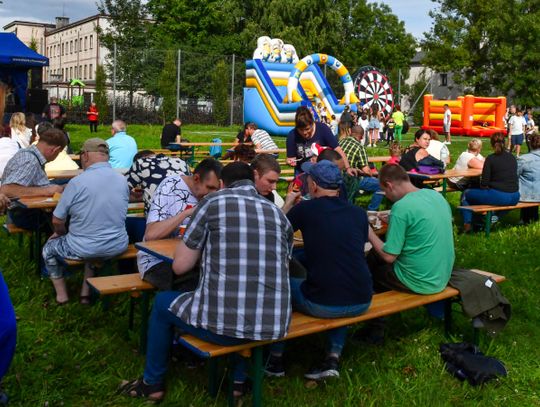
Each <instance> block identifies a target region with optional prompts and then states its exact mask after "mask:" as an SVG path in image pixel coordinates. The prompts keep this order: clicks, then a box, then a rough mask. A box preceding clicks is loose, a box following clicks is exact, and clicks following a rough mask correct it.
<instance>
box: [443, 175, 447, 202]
mask: <svg viewBox="0 0 540 407" xmlns="http://www.w3.org/2000/svg"><path fill="white" fill-rule="evenodd" d="M447 186H448V182H447V180H446V178H443V180H442V196H443V197H444V198H445V199H446V188H447Z"/></svg>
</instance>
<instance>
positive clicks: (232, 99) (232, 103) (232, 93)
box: [230, 54, 235, 126]
mask: <svg viewBox="0 0 540 407" xmlns="http://www.w3.org/2000/svg"><path fill="white" fill-rule="evenodd" d="M234 62H235V55H234V54H233V56H232V70H231V120H230V125H231V126H232V125H233V114H234Z"/></svg>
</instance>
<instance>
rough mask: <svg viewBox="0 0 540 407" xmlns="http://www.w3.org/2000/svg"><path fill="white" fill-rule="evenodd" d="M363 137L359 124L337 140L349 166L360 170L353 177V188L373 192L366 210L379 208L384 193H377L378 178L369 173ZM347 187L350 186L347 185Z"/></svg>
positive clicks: (378, 187)
mask: <svg viewBox="0 0 540 407" xmlns="http://www.w3.org/2000/svg"><path fill="white" fill-rule="evenodd" d="M363 138H364V129H363V128H362V127H361V126H354V127H353V128H352V129H351V135H350V136H347V137H345V138H343V139H341V140H340V141H339V145H340V147H341V148H342V149H343V152H344V153H345V155H346V156H347V159H348V160H349V165H350V166H351V168H356V169H359V170H360V171H361V173H362V174H361V176H359V177H358V178H356V179H355V181H356V182H355V186H354V189H355V190H356V191H358V190H363V191H369V192H373V196H372V197H371V201H370V202H369V205H368V207H367V209H368V211H376V210H377V209H379V206H380V205H381V202H382V200H383V198H384V195H382V194H380V193H377V192H379V191H380V190H381V187H380V185H379V180H378V179H377V178H374V177H373V176H372V175H371V169H370V168H369V163H368V156H367V153H366V150H365V148H364V146H363V145H362V143H361V142H360V140H362V139H363ZM347 188H350V186H349V185H348V186H347Z"/></svg>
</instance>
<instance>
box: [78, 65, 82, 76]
mask: <svg viewBox="0 0 540 407" xmlns="http://www.w3.org/2000/svg"><path fill="white" fill-rule="evenodd" d="M81 76H82V65H79V76H78V78H79V79H81Z"/></svg>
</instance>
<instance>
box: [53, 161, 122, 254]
mask: <svg viewBox="0 0 540 407" xmlns="http://www.w3.org/2000/svg"><path fill="white" fill-rule="evenodd" d="M128 201H129V188H128V185H127V181H126V179H125V178H124V177H123V176H122V175H120V174H118V173H117V172H116V171H114V170H113V169H112V168H111V165H110V164H109V163H106V162H100V163H95V164H93V165H91V166H90V167H88V168H87V169H86V170H85V171H84V172H83V173H82V174H81V175H79V176H77V177H75V178H73V179H72V180H71V181H69V183H68V184H67V186H66V188H65V189H64V193H63V194H62V198H60V202H58V205H57V206H56V209H55V210H54V213H53V215H54V216H56V217H57V218H59V219H67V217H68V216H69V218H70V221H69V232H68V234H67V236H66V242H67V244H68V245H69V247H70V248H71V249H72V250H73V251H74V252H76V253H77V254H78V255H79V256H80V257H82V258H94V257H112V256H116V255H117V254H119V253H121V252H123V251H124V250H125V249H126V248H127V245H128V236H127V233H126V226H125V222H126V214H127V208H128Z"/></svg>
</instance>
